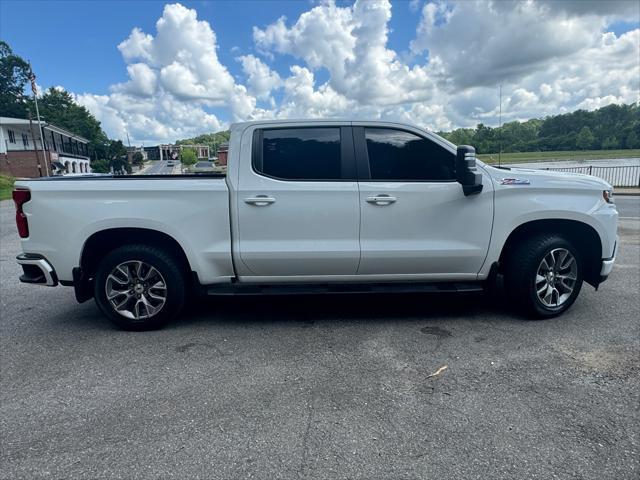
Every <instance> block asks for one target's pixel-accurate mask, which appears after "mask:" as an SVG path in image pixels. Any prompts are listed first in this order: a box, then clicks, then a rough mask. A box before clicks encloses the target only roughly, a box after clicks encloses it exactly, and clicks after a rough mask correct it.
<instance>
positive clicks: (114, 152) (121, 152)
mask: <svg viewBox="0 0 640 480" xmlns="http://www.w3.org/2000/svg"><path fill="white" fill-rule="evenodd" d="M107 158H108V161H109V167H110V169H112V170H113V173H114V174H116V175H124V174H125V173H131V165H129V160H128V158H127V149H126V148H124V145H123V144H122V141H121V140H110V141H109V146H108V148H107Z"/></svg>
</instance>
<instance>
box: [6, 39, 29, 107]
mask: <svg viewBox="0 0 640 480" xmlns="http://www.w3.org/2000/svg"><path fill="white" fill-rule="evenodd" d="M30 73H31V68H30V67H29V64H28V63H27V62H26V60H24V59H23V58H21V57H19V56H18V55H15V54H14V53H13V50H11V47H10V46H9V44H8V43H7V42H4V41H2V40H0V117H17V118H27V117H28V103H27V97H26V96H25V94H24V88H25V85H26V84H27V82H28V81H29V74H30Z"/></svg>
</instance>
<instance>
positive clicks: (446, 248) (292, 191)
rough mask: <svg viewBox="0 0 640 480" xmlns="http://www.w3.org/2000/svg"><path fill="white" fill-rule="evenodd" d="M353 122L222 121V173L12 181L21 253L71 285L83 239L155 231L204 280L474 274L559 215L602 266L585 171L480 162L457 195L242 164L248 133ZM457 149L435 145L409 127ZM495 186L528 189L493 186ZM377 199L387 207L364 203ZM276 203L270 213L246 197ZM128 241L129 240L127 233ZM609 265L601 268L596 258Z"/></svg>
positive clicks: (612, 236)
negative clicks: (20, 194)
mask: <svg viewBox="0 0 640 480" xmlns="http://www.w3.org/2000/svg"><path fill="white" fill-rule="evenodd" d="M351 124H352V122H333V121H293V120H291V121H270V122H265V121H263V122H248V123H241V124H234V125H232V128H231V131H232V134H231V140H230V147H229V157H228V165H229V167H228V174H227V178H226V180H225V179H222V178H206V177H203V178H171V177H167V178H166V179H145V178H144V177H140V178H136V179H117V178H115V179H73V180H64V179H61V180H54V181H46V180H45V181H26V180H20V181H18V182H17V183H16V185H17V186H18V187H21V188H29V189H30V190H31V191H32V195H31V197H32V199H31V201H29V202H27V203H26V204H25V205H24V211H25V213H26V215H27V216H28V221H29V229H30V237H29V238H27V239H23V240H22V248H23V251H24V252H25V253H36V254H41V255H44V256H45V257H46V258H47V260H48V261H49V262H50V263H51V265H52V266H53V267H54V269H55V271H56V273H57V275H58V278H59V279H61V280H66V281H70V280H72V273H71V272H72V269H73V268H75V267H77V266H78V265H79V262H80V258H81V254H82V251H83V248H84V245H85V242H86V241H87V239H88V238H89V237H90V236H91V235H92V234H94V233H96V232H99V231H101V230H105V229H111V228H121V227H134V228H145V229H151V230H157V231H159V232H163V233H165V234H167V235H169V236H171V237H172V238H174V239H175V240H176V241H177V242H178V243H179V244H180V246H181V247H182V249H183V250H184V252H185V254H186V256H187V259H188V261H189V264H190V268H191V269H192V270H193V271H194V272H196V273H197V274H198V277H199V279H200V281H201V282H202V283H203V284H214V283H221V282H230V281H231V279H232V278H236V279H238V280H239V281H241V282H263V283H264V282H273V283H276V282H290V283H294V282H305V283H309V282H314V281H348V282H375V281H403V280H404V281H406V280H434V281H435V280H447V281H455V280H461V281H462V280H465V281H467V280H482V279H485V278H486V277H487V275H488V273H489V270H490V268H491V265H492V264H493V263H494V262H496V261H497V260H498V259H499V257H500V253H501V251H502V248H503V245H504V244H505V241H506V240H507V238H508V236H509V235H510V234H511V232H513V230H514V229H515V228H517V227H518V226H520V225H522V224H524V223H527V222H530V221H534V220H543V219H569V220H575V221H579V222H583V223H585V224H587V225H589V226H591V227H592V228H593V229H594V230H595V231H596V232H597V233H598V235H599V237H600V240H601V243H602V258H603V259H610V258H612V257H613V256H614V248H615V243H616V239H617V237H616V229H617V211H616V209H615V206H614V205H611V204H607V203H606V202H604V200H603V198H602V191H603V190H605V189H610V188H611V187H610V186H609V185H608V184H607V183H606V182H603V181H601V180H599V179H596V178H594V177H590V176H586V175H575V174H561V173H551V172H538V171H533V170H518V169H514V170H501V169H496V168H493V167H489V166H486V165H484V164H482V163H481V162H478V165H479V170H480V171H481V172H482V174H483V184H484V188H483V190H482V192H481V193H480V194H477V195H470V196H468V197H465V196H464V195H463V193H462V188H461V186H460V185H458V184H457V183H453V182H451V183H449V182H434V183H428V182H424V183H423V182H413V183H408V182H368V181H367V182H365V181H362V182H355V181H348V182H288V181H280V180H273V179H269V178H266V177H262V176H260V175H257V174H256V173H255V172H253V170H252V168H251V142H252V133H253V130H254V129H255V128H257V127H258V126H260V127H268V126H278V127H283V126H323V125H326V126H338V125H351ZM353 125H375V126H382V127H391V128H393V127H401V128H404V129H410V130H414V131H417V132H420V134H421V135H423V136H426V137H428V138H431V139H432V140H433V141H436V142H438V143H440V144H441V145H443V146H445V148H447V149H449V150H450V151H451V152H455V146H454V145H452V144H450V143H449V142H447V141H446V140H444V139H441V138H440V137H438V136H436V135H434V134H432V133H429V132H424V131H422V130H419V129H416V128H415V127H410V126H406V125H399V124H394V123H389V122H353ZM503 178H518V179H521V180H528V181H529V184H528V185H502V184H501V179H503ZM381 193H386V194H388V195H393V196H395V197H396V198H397V201H396V202H395V203H394V204H391V205H387V206H379V205H371V204H370V203H368V202H366V198H367V197H368V196H371V195H376V194H381ZM258 194H265V195H271V196H273V197H274V198H275V199H276V201H275V203H273V204H270V205H268V206H260V207H257V206H250V205H247V204H246V203H244V198H246V197H249V196H254V195H258ZM132 242H135V238H132ZM607 265H608V264H607Z"/></svg>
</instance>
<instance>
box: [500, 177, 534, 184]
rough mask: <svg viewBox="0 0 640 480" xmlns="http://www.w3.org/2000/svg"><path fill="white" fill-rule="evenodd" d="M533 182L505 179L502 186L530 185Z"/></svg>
mask: <svg viewBox="0 0 640 480" xmlns="http://www.w3.org/2000/svg"><path fill="white" fill-rule="evenodd" d="M529 184H531V182H530V181H529V180H526V179H523V178H503V179H502V180H500V185H529Z"/></svg>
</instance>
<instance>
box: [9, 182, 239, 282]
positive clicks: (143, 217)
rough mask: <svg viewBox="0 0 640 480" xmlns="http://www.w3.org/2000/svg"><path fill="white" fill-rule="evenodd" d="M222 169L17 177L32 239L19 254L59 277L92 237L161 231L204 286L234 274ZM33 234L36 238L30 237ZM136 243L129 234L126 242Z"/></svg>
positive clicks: (68, 272)
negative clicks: (43, 261)
mask: <svg viewBox="0 0 640 480" xmlns="http://www.w3.org/2000/svg"><path fill="white" fill-rule="evenodd" d="M224 177H225V176H224V175H223V174H206V175H198V174H195V175H153V176H152V175H149V176H144V175H129V176H113V175H104V176H102V175H101V176H98V175H96V176H77V177H48V178H46V179H45V178H43V179H33V180H18V181H16V187H17V188H28V189H29V190H31V200H30V201H29V202H27V203H26V204H25V205H24V211H25V214H26V215H27V217H28V218H29V227H30V236H29V238H25V239H22V247H23V251H24V252H25V253H38V254H40V255H43V256H45V257H46V258H47V259H48V260H49V261H50V262H51V263H52V264H54V265H55V266H56V271H57V274H58V277H59V279H60V280H61V281H72V279H73V276H72V270H73V268H75V267H77V266H78V265H79V264H80V258H81V255H82V252H83V250H84V246H85V244H86V242H85V240H87V239H89V238H90V237H91V235H92V234H94V233H96V232H99V231H103V230H105V229H110V228H126V229H127V232H128V234H129V235H131V236H133V237H135V234H136V231H140V230H143V229H147V230H154V231H158V232H161V233H165V234H167V235H169V236H170V237H172V238H174V239H175V240H176V241H177V242H178V243H179V244H180V245H181V247H182V249H183V251H184V253H185V255H186V256H187V259H188V260H189V263H190V264H191V266H192V269H193V270H196V271H198V272H199V275H200V281H201V282H203V283H217V282H225V281H229V278H230V277H232V276H233V265H232V261H231V232H230V218H229V189H228V187H227V183H226V179H225V178H224ZM36 239H37V240H36ZM131 240H132V241H135V238H132V239H131Z"/></svg>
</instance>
